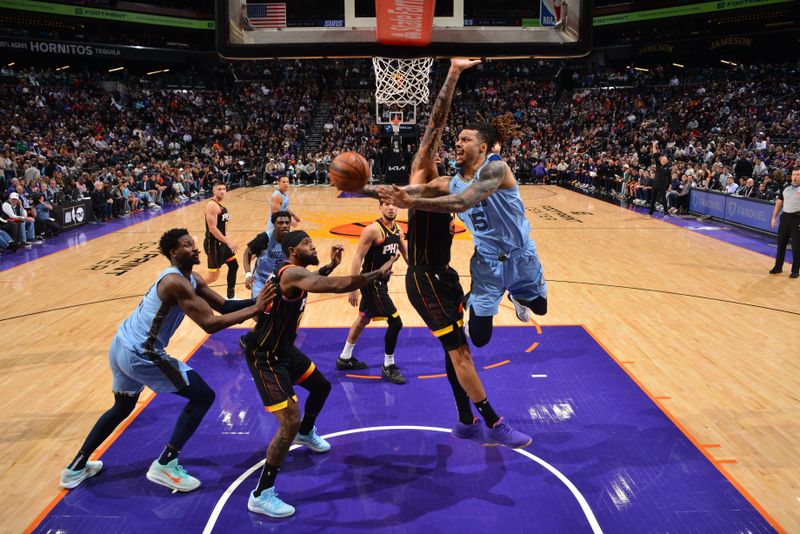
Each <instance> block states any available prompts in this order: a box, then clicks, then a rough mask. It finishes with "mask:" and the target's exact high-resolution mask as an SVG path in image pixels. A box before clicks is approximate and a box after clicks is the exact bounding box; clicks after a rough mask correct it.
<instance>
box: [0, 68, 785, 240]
mask: <svg viewBox="0 0 800 534" xmlns="http://www.w3.org/2000/svg"><path fill="white" fill-rule="evenodd" d="M229 67H230V72H231V73H232V79H233V82H232V83H231V84H230V86H229V87H224V88H223V89H222V90H206V89H174V88H169V87H165V86H156V85H154V84H153V83H151V82H150V80H149V79H148V78H146V77H145V78H142V79H137V78H135V77H128V78H126V79H125V81H124V83H123V82H119V81H109V80H108V79H107V77H106V76H104V75H103V73H92V72H89V71H81V72H77V73H75V72H72V73H54V72H52V71H46V70H39V71H36V70H27V71H13V70H8V69H7V70H4V71H3V73H2V76H0V101H2V102H3V106H2V107H0V145H1V146H0V173H2V179H3V184H2V186H3V187H2V199H0V200H2V202H3V205H2V206H3V209H2V212H1V213H0V232H4V233H0V246H4V247H5V246H6V245H8V244H9V242H10V245H11V246H12V247H13V246H21V247H29V246H31V245H32V244H35V243H37V242H38V241H39V240H41V239H45V238H47V237H49V236H51V235H54V234H56V233H57V232H58V231H59V228H58V226H57V224H55V221H53V220H52V217H50V212H51V211H52V210H53V207H54V206H55V205H57V204H59V203H63V202H69V201H72V200H76V199H81V198H87V197H88V198H91V199H92V204H93V206H94V212H95V213H94V216H95V220H96V221H99V222H102V221H107V220H109V219H112V218H115V217H125V216H127V215H129V214H131V213H137V212H138V211H141V210H143V209H158V208H159V207H160V206H161V205H163V204H164V203H169V202H182V201H185V200H186V199H189V198H192V197H196V196H197V195H202V194H204V193H205V192H206V190H207V189H208V185H209V182H210V180H212V179H217V178H219V179H222V180H223V181H225V182H226V184H228V186H229V187H235V186H237V185H245V184H248V185H249V184H253V183H267V182H271V181H274V180H275V179H276V178H277V177H278V176H282V175H288V176H290V178H292V179H293V180H295V181H296V182H299V183H325V181H326V179H327V166H328V164H329V163H330V161H331V160H332V158H333V157H335V156H336V154H338V153H339V152H340V151H342V150H355V151H358V152H360V153H362V154H364V155H365V156H367V157H368V159H369V160H370V163H371V164H372V166H373V169H374V174H376V175H377V176H378V177H380V176H381V175H382V174H383V168H384V167H385V159H386V158H385V150H386V149H385V148H384V147H385V146H386V138H385V135H383V134H384V132H383V131H382V130H381V129H379V128H378V127H377V125H376V123H375V117H374V113H375V105H374V101H373V91H374V75H373V72H372V66H371V65H370V64H369V62H368V61H364V60H337V61H328V62H322V61H299V60H293V61H284V62H277V61H273V62H241V63H234V64H231V65H230V66H229ZM445 72H446V65H445V64H441V65H437V67H436V68H435V69H434V71H433V74H432V79H433V80H432V87H433V88H434V92H435V89H436V88H437V87H438V86H439V85H440V83H441V80H442V77H443V76H444V73H445ZM463 78H464V79H463V80H462V83H461V84H460V85H459V87H458V89H457V93H456V96H455V98H454V99H453V106H452V109H451V113H450V115H449V119H448V125H447V128H446V129H445V132H444V138H443V143H442V146H443V147H444V148H443V150H442V154H441V156H442V157H443V159H444V161H445V164H446V166H447V167H449V168H450V169H451V170H453V169H454V165H455V164H454V154H453V152H452V151H453V149H454V140H455V139H454V138H455V135H456V134H457V133H458V131H459V130H460V129H461V128H463V127H464V126H465V125H466V124H467V123H469V122H471V121H473V120H474V119H475V118H476V117H477V116H478V115H480V116H482V117H484V118H486V119H491V118H492V117H494V116H497V115H498V114H501V113H506V112H509V113H512V114H513V115H514V117H515V120H516V122H517V124H518V126H519V131H518V134H517V136H516V137H515V138H514V139H512V140H509V141H508V143H507V144H506V145H505V146H504V148H503V154H504V156H505V157H506V159H507V161H508V162H509V164H510V165H511V166H512V168H513V169H514V171H515V172H516V174H517V177H518V178H519V179H520V180H521V181H523V182H557V183H564V184H570V185H572V186H574V187H577V188H581V189H584V190H587V191H590V192H593V193H597V194H607V195H613V196H618V197H620V198H627V199H629V200H631V201H632V202H636V203H644V202H647V201H648V200H649V191H650V189H651V187H652V173H653V170H652V166H653V161H652V154H651V147H652V142H653V141H654V140H655V141H658V142H659V147H660V151H661V152H662V153H663V154H664V155H666V156H667V157H668V158H669V160H670V162H671V163H672V172H673V176H672V178H673V180H672V184H671V186H670V190H669V192H668V195H667V199H668V202H669V203H670V206H669V207H670V208H675V209H680V208H682V207H683V206H685V202H686V199H687V198H688V196H687V193H686V191H688V190H689V189H690V188H691V187H703V188H707V189H711V190H718V191H721V192H725V193H728V194H736V195H741V196H747V197H754V198H761V199H764V200H771V199H773V198H774V196H775V195H776V193H777V190H778V189H779V188H780V187H781V185H782V184H783V183H784V181H785V180H786V171H787V169H791V168H792V167H793V166H794V165H796V162H797V160H798V158H799V157H800V146H799V142H798V140H799V139H800V116H799V115H800V99H799V98H798V95H799V94H800V91H798V90H799V89H800V65H799V64H798V63H783V64H777V65H771V64H762V65H757V66H742V65H739V66H737V67H736V68H731V67H728V66H725V67H719V68H705V69H694V70H690V69H685V70H675V71H672V72H667V71H664V70H663V69H651V70H648V71H642V70H636V69H631V68H628V69H622V70H611V69H602V70H597V69H595V70H592V69H589V68H585V67H584V68H582V69H581V70H577V71H575V72H574V73H569V74H568V75H566V76H565V75H563V74H562V75H557V69H556V68H555V67H554V64H551V63H546V62H541V61H504V62H491V63H486V64H481V65H479V66H478V67H476V68H475V69H471V70H470V71H467V72H466V73H465V75H464V77H463ZM565 82H566V83H565ZM427 107H428V106H421V107H420V109H418V110H417V113H418V117H417V119H418V124H420V125H424V124H425V123H426V121H427V113H428V112H429V110H428V109H423V108H427ZM312 125H314V126H313V127H314V129H315V132H314V134H315V135H316V138H317V139H318V141H317V142H315V143H313V146H312V143H309V134H310V133H312V132H311V129H312ZM421 130H422V128H420V131H419V132H418V133H419V134H421V133H422V132H421ZM404 147H405V150H406V152H407V156H408V157H409V158H410V156H411V155H412V154H413V152H414V151H415V150H416V138H411V139H407V141H406V143H405V145H404Z"/></svg>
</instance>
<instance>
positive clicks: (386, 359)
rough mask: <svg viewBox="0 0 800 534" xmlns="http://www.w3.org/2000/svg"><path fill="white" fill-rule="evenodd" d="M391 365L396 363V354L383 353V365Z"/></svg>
mask: <svg viewBox="0 0 800 534" xmlns="http://www.w3.org/2000/svg"><path fill="white" fill-rule="evenodd" d="M390 365H394V354H384V355H383V366H384V367H389V366H390Z"/></svg>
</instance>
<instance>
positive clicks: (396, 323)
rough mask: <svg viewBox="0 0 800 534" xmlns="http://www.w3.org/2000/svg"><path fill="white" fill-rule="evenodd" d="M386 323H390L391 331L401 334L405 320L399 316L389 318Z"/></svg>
mask: <svg viewBox="0 0 800 534" xmlns="http://www.w3.org/2000/svg"><path fill="white" fill-rule="evenodd" d="M386 322H387V323H388V325H389V329H390V330H395V331H397V332H399V331H400V330H401V329H402V328H403V320H402V319H401V318H400V316H399V315H398V316H397V317H389V318H388V319H387V320H386Z"/></svg>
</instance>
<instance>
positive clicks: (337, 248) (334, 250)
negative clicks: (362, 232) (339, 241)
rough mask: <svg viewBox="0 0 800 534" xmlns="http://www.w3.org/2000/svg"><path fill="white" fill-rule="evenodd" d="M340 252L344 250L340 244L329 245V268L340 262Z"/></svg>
mask: <svg viewBox="0 0 800 534" xmlns="http://www.w3.org/2000/svg"><path fill="white" fill-rule="evenodd" d="M342 252H344V247H343V246H342V245H333V246H332V247H331V263H330V266H331V269H335V268H336V267H337V266H338V265H339V264H340V263H342Z"/></svg>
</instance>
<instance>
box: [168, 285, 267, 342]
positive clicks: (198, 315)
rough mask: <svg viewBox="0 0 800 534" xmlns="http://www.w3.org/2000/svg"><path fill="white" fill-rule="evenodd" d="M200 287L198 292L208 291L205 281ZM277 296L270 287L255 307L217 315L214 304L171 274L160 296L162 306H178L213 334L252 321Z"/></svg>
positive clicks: (262, 294)
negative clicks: (169, 303)
mask: <svg viewBox="0 0 800 534" xmlns="http://www.w3.org/2000/svg"><path fill="white" fill-rule="evenodd" d="M197 284H198V291H203V289H201V286H205V289H207V288H208V286H207V285H206V284H205V282H204V281H203V280H202V278H200V279H198V280H197ZM268 286H269V287H268ZM275 293H276V291H275V287H274V285H272V284H267V285H266V286H264V290H263V291H262V292H261V293H259V295H258V298H257V299H256V301H255V304H253V305H251V306H247V307H245V308H242V309H240V310H237V311H234V312H231V313H226V314H224V315H215V314H214V310H213V309H212V307H211V304H210V303H209V302H208V301H207V300H206V299H205V298H203V297H201V296H200V294H199V293H198V292H197V291H195V289H194V288H193V287H192V285H191V284H190V283H189V281H188V280H187V279H186V278H184V277H182V276H180V275H177V274H171V275H167V276H165V277H164V278H163V279H162V280H161V283H159V285H158V296H159V298H160V299H161V301H162V302H175V303H176V304H177V305H178V306H180V308H181V310H183V312H184V313H185V314H186V315H188V316H189V318H190V319H191V320H193V321H194V322H195V323H197V325H198V326H199V327H200V328H202V329H203V330H204V331H205V332H207V333H209V334H213V333H214V332H218V331H220V330H222V329H224V328H227V327H229V326H233V325H235V324H239V323H243V322H244V321H246V320H247V319H250V318H251V317H253V316H254V315H256V314H257V313H259V312H261V311H262V310H263V309H264V308H266V305H267V303H268V302H269V301H271V300H272V298H274V297H275ZM219 299H222V297H219Z"/></svg>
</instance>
